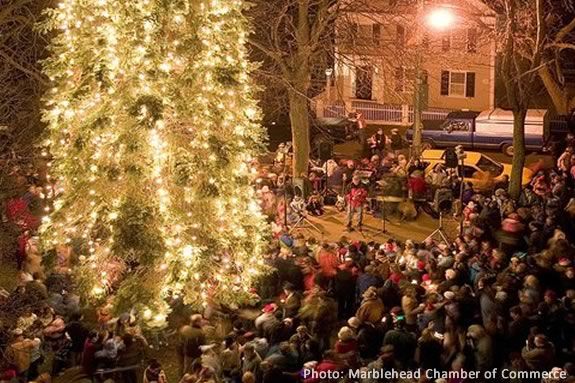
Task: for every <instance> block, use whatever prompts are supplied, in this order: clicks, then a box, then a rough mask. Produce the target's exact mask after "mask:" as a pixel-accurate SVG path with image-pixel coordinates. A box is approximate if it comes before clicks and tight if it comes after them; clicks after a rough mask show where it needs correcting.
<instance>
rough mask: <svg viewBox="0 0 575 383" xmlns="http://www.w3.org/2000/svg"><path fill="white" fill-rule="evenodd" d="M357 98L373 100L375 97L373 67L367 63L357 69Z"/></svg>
mask: <svg viewBox="0 0 575 383" xmlns="http://www.w3.org/2000/svg"><path fill="white" fill-rule="evenodd" d="M355 98H358V99H360V100H371V99H372V98H373V67H372V66H369V65H366V66H360V67H357V68H356V71H355Z"/></svg>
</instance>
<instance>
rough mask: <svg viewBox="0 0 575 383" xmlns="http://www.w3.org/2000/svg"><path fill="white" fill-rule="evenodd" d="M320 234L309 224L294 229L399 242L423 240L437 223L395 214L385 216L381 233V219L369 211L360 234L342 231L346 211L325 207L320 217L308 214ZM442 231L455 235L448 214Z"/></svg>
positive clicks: (333, 238) (315, 234)
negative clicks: (407, 219)
mask: <svg viewBox="0 0 575 383" xmlns="http://www.w3.org/2000/svg"><path fill="white" fill-rule="evenodd" d="M309 218H310V221H312V222H313V223H314V224H315V225H317V227H318V228H320V229H321V230H322V232H323V233H318V232H317V231H315V230H314V229H313V228H311V227H310V226H308V225H303V226H302V228H298V229H296V232H302V233H304V234H305V235H309V236H313V237H315V238H316V239H321V240H328V241H337V240H339V238H340V237H341V236H342V235H345V236H346V237H348V238H350V239H353V240H364V241H368V242H369V241H376V242H379V243H382V242H384V241H386V240H387V239H389V238H395V239H398V240H400V241H405V240H407V239H413V240H416V241H423V240H424V239H425V238H426V237H427V236H428V235H429V234H431V233H432V232H433V231H434V230H435V229H437V226H438V224H439V221H438V220H435V219H433V218H431V217H430V216H428V215H427V214H425V213H420V215H419V216H418V218H417V220H416V221H412V222H400V220H399V218H398V217H395V216H391V217H388V219H389V221H387V222H386V230H387V232H386V233H385V234H384V233H382V227H383V223H382V220H381V219H380V218H377V217H373V216H372V215H371V214H364V228H363V231H362V232H361V233H360V232H358V231H353V232H347V231H345V220H346V213H345V212H341V213H340V212H338V211H337V210H336V209H335V208H333V207H327V209H326V213H325V214H324V215H323V216H322V217H309ZM444 226H445V232H446V234H447V235H448V236H449V237H451V238H454V237H455V236H456V235H457V221H456V220H454V219H453V218H451V217H448V218H446V219H445V225H444Z"/></svg>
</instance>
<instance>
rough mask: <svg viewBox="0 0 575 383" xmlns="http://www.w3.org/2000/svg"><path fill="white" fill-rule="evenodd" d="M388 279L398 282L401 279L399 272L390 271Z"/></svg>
mask: <svg viewBox="0 0 575 383" xmlns="http://www.w3.org/2000/svg"><path fill="white" fill-rule="evenodd" d="M389 279H390V280H391V281H392V282H393V283H399V281H401V274H399V273H391V275H390V276H389Z"/></svg>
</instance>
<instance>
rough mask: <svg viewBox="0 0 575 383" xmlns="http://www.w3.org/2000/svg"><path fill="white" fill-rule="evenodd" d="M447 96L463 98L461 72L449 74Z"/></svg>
mask: <svg viewBox="0 0 575 383" xmlns="http://www.w3.org/2000/svg"><path fill="white" fill-rule="evenodd" d="M449 95H450V96H465V73H463V72H450V73H449Z"/></svg>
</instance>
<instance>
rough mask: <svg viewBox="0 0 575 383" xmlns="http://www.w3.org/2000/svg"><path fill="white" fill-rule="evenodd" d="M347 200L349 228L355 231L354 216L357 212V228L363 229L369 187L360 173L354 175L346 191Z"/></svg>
mask: <svg viewBox="0 0 575 383" xmlns="http://www.w3.org/2000/svg"><path fill="white" fill-rule="evenodd" d="M345 198H346V202H347V225H346V226H347V230H348V231H353V227H352V223H353V216H354V214H355V213H357V229H358V230H359V231H361V226H362V223H363V204H364V203H365V201H366V199H367V188H366V187H365V185H363V184H362V183H361V179H360V178H359V176H358V175H354V176H353V177H352V179H351V183H350V184H349V185H347V188H346V191H345Z"/></svg>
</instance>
